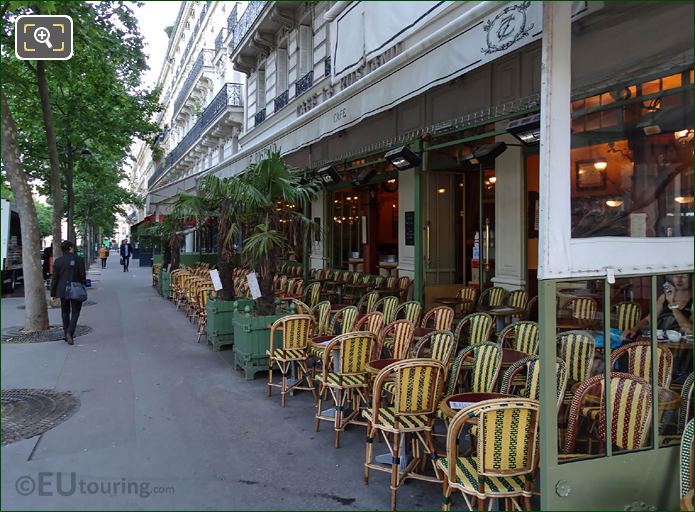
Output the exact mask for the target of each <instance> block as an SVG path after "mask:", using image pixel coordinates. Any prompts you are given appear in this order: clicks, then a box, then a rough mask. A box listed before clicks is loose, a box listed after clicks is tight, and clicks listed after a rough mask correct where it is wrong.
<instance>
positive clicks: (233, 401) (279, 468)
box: [1, 253, 441, 510]
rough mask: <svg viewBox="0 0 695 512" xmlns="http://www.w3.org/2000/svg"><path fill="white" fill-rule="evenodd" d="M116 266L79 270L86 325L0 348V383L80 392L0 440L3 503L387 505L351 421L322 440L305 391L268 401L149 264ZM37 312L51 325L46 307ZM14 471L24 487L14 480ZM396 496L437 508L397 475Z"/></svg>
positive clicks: (429, 489)
mask: <svg viewBox="0 0 695 512" xmlns="http://www.w3.org/2000/svg"><path fill="white" fill-rule="evenodd" d="M117 264H118V258H117V257H116V256H115V254H114V253H112V256H111V257H110V258H109V260H108V268H107V269H106V270H105V271H102V270H101V269H100V268H98V267H99V265H98V264H97V265H94V266H93V267H92V270H91V271H90V273H89V276H88V277H90V278H91V279H92V283H93V288H92V289H91V290H90V297H89V299H90V300H92V301H95V302H96V304H94V305H91V306H87V307H84V308H83V310H82V315H81V317H80V324H82V325H88V326H90V327H92V329H93V330H92V332H91V333H89V334H87V335H84V336H79V337H77V338H76V339H75V346H73V347H70V346H68V345H67V344H66V343H64V342H62V341H57V342H46V343H33V344H3V345H2V356H3V357H2V375H3V379H2V389H3V390H5V389H11V388H42V389H54V390H58V391H71V392H72V393H73V395H74V396H75V397H77V398H78V399H79V400H80V402H81V406H80V408H79V410H78V411H77V413H76V414H75V415H73V416H72V417H70V418H69V419H68V420H67V421H65V422H64V423H62V424H60V425H58V426H56V427H55V428H53V429H52V430H49V431H47V432H45V433H44V434H43V435H40V436H37V437H34V438H31V439H28V440H23V441H19V442H16V443H13V444H9V445H7V446H4V447H2V501H1V505H2V508H3V509H83V510H84V509H230V508H238V509H269V508H275V509H278V508H282V509H336V508H346V509H386V508H388V506H389V481H388V479H389V477H388V475H387V474H385V473H378V472H372V476H371V479H370V485H369V486H365V485H364V484H363V482H362V471H363V463H364V444H365V431H364V429H363V428H351V429H349V430H348V431H347V432H345V433H344V434H343V436H342V438H341V441H342V444H341V447H340V449H337V450H336V449H334V448H333V438H334V432H333V429H332V427H331V426H330V425H327V424H324V425H322V429H321V432H319V433H316V432H314V426H313V425H314V418H313V415H314V404H313V401H312V399H311V395H310V393H307V392H302V393H300V394H297V395H296V396H289V397H288V400H287V407H286V408H285V409H284V410H283V409H281V408H280V396H279V393H275V394H274V395H273V396H272V397H270V398H268V397H267V396H266V387H265V382H266V380H265V374H260V375H258V377H257V378H256V380H254V381H252V382H248V381H245V380H244V378H243V374H242V373H241V372H238V371H236V370H234V369H233V365H232V362H233V361H232V351H231V350H225V351H222V352H212V351H211V350H210V349H208V348H207V347H206V346H205V344H204V343H201V344H196V342H195V339H196V335H195V328H194V326H193V325H192V324H190V323H189V322H188V321H187V320H186V318H185V315H183V314H182V313H181V312H177V311H176V309H175V307H174V305H173V304H172V303H171V302H169V301H166V300H164V299H162V298H161V297H160V296H159V295H157V293H156V291H155V290H154V288H152V286H151V269H150V268H149V267H143V268H140V267H138V266H137V260H134V261H133V262H131V265H130V272H129V273H123V272H122V270H121V269H120V267H118V265H117ZM22 303H23V299H21V298H7V299H3V300H2V319H3V322H2V323H3V328H6V327H8V326H13V325H21V324H22V322H23V314H24V310H23V309H19V308H18V306H21V305H22ZM49 314H50V318H51V324H58V323H60V311H59V309H51V310H50V312H49ZM379 447H382V445H380V444H378V445H377V447H376V450H377V453H378V452H379V451H381V450H379ZM73 473H74V475H73ZM58 474H60V475H58ZM26 477H29V478H30V479H31V480H32V481H33V483H34V484H36V486H35V488H34V489H33V491H32V492H27V490H26V489H27V488H26V487H20V485H19V484H18V481H20V479H21V478H24V480H26V479H27V478H26ZM58 478H62V480H63V482H62V486H58V485H57V480H58ZM42 479H43V481H44V484H45V486H44V488H43V494H44V495H41V494H42V492H41V490H42V488H41V485H39V483H40V481H41V480H42ZM73 479H74V480H75V481H76V482H77V485H76V486H75V488H74V490H72V487H71V485H70V482H71V481H72V480H73ZM80 482H82V484H83V485H80ZM114 483H120V484H121V485H120V486H118V485H113V484H114ZM129 483H130V484H132V485H131V486H130V487H128V486H127V485H126V484H129ZM109 484H110V486H109ZM18 488H20V490H22V491H23V492H24V494H28V495H27V496H23V495H21V494H20V493H19V492H18V490H17V489H18ZM97 488H98V490H97ZM66 489H67V491H68V492H63V493H62V494H67V495H65V496H63V495H60V493H59V492H58V491H59V490H63V491H65V490H66ZM29 490H31V488H29ZM92 491H96V492H92ZM398 498H399V507H400V508H402V509H413V508H420V507H422V508H427V509H433V508H438V506H439V502H440V499H441V488H440V487H439V486H438V485H434V484H429V483H426V482H419V481H409V482H408V483H407V484H406V485H405V486H404V487H403V488H402V490H401V492H399V495H398Z"/></svg>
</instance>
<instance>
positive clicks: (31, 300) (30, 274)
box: [2, 91, 48, 331]
mask: <svg viewBox="0 0 695 512" xmlns="http://www.w3.org/2000/svg"><path fill="white" fill-rule="evenodd" d="M2 138H3V144H2V162H3V166H4V168H5V173H6V175H7V179H8V181H9V182H10V187H11V188H12V192H13V194H14V197H15V202H16V204H17V210H19V221H20V226H21V229H22V274H23V276H24V301H25V303H26V319H25V323H24V330H26V331H44V330H46V329H48V306H47V304H46V291H45V290H44V282H43V271H42V269H41V260H40V259H39V257H38V256H39V253H40V251H41V236H40V233H39V221H38V219H37V217H36V207H35V206H34V200H33V198H32V195H31V188H30V187H29V184H28V183H27V176H26V174H25V173H24V167H23V166H22V162H21V160H20V159H19V151H18V149H17V148H18V144H17V130H16V128H15V125H14V121H13V120H12V113H11V112H10V107H9V105H8V103H7V98H6V97H5V92H4V91H3V92H2Z"/></svg>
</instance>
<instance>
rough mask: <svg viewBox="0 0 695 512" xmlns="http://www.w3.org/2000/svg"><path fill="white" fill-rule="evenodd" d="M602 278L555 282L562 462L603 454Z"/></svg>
mask: <svg viewBox="0 0 695 512" xmlns="http://www.w3.org/2000/svg"><path fill="white" fill-rule="evenodd" d="M603 283H604V281H603V280H598V279H596V280H587V281H568V282H558V283H557V312H556V326H557V331H558V332H557V339H556V341H557V354H558V358H559V359H560V360H561V362H558V370H559V372H563V371H564V373H565V378H566V384H565V391H564V396H563V399H562V403H561V405H560V407H559V411H558V428H559V431H558V441H559V444H560V446H559V454H560V455H559V460H560V462H571V461H576V460H582V459H586V458H587V457H598V456H602V455H603V454H604V453H605V450H604V443H603V442H602V437H601V429H600V428H599V427H600V426H601V425H602V424H604V418H605V411H604V410H603V409H602V407H601V403H602V398H601V397H602V389H603V382H602V381H601V375H602V374H603V371H604V368H605V363H604V360H603V357H604V356H603V351H602V349H600V348H599V347H598V346H597V342H600V343H601V344H602V343H603V341H602V339H603V293H604V292H603V286H604V284H603Z"/></svg>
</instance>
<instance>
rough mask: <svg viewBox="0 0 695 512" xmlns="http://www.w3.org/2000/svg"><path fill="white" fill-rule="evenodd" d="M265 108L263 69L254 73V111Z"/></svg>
mask: <svg viewBox="0 0 695 512" xmlns="http://www.w3.org/2000/svg"><path fill="white" fill-rule="evenodd" d="M263 108H265V68H259V69H258V72H257V73H256V110H261V109H263Z"/></svg>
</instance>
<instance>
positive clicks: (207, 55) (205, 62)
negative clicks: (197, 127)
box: [174, 49, 215, 116]
mask: <svg viewBox="0 0 695 512" xmlns="http://www.w3.org/2000/svg"><path fill="white" fill-rule="evenodd" d="M214 56H215V53H214V50H209V49H203V50H200V53H199V54H198V58H197V59H196V60H195V62H194V63H193V66H192V67H191V71H190V72H189V73H188V77H187V78H186V81H185V82H184V83H183V86H181V90H180V91H179V95H178V96H177V97H176V101H175V102H174V116H176V115H177V114H178V113H179V110H181V107H182V106H183V104H184V102H185V101H186V98H187V97H188V94H189V93H190V90H191V88H192V87H193V85H194V84H195V83H196V81H197V80H198V74H199V73H200V71H201V70H202V69H203V66H212V58H213V57H214Z"/></svg>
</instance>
